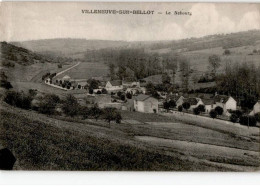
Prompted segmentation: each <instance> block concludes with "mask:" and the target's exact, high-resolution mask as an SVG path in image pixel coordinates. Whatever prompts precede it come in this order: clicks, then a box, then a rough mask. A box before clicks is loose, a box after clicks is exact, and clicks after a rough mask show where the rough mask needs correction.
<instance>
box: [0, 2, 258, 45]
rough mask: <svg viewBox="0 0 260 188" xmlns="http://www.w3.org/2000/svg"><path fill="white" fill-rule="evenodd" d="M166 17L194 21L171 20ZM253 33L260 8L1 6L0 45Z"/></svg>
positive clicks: (242, 5) (70, 4) (202, 5)
mask: <svg viewBox="0 0 260 188" xmlns="http://www.w3.org/2000/svg"><path fill="white" fill-rule="evenodd" d="M82 9H88V10H94V9H99V10H111V9H113V10H114V9H115V10H154V11H155V14H154V15H133V14H130V15H119V14H116V15H104V14H102V15H97V14H82ZM166 11H168V12H174V11H182V12H191V14H192V15H191V16H187V15H179V16H176V15H166V14H165V12H166ZM158 12H162V14H158ZM252 29H260V4H245V3H233V4H228V3H216V4H214V3H209V4H207V3H86V2H77V3H76V2H2V3H1V5H0V41H25V40H38V39H52V38H84V39H100V40H125V41H154V40H177V39H184V38H191V37H201V36H206V35H212V34H222V33H231V32H239V31H247V30H252Z"/></svg>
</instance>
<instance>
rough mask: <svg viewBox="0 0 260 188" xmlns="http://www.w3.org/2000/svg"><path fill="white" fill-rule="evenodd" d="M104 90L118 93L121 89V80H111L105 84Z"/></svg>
mask: <svg viewBox="0 0 260 188" xmlns="http://www.w3.org/2000/svg"><path fill="white" fill-rule="evenodd" d="M105 89H106V90H107V91H110V92H111V91H120V90H122V89H123V85H122V81H121V80H112V81H108V82H107V83H106V87H105Z"/></svg>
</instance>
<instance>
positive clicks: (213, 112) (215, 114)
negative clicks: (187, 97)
mask: <svg viewBox="0 0 260 188" xmlns="http://www.w3.org/2000/svg"><path fill="white" fill-rule="evenodd" d="M209 115H210V117H211V118H213V119H214V118H216V117H217V115H218V114H217V112H216V111H215V110H211V111H210V112H209Z"/></svg>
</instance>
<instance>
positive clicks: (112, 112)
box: [104, 108, 121, 124]
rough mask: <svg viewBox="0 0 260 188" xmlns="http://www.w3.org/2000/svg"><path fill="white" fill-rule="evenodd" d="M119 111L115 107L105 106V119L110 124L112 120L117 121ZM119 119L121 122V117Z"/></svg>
mask: <svg viewBox="0 0 260 188" xmlns="http://www.w3.org/2000/svg"><path fill="white" fill-rule="evenodd" d="M117 116H118V112H117V111H116V109H115V108H105V109H104V119H105V120H106V121H107V122H108V123H109V124H110V122H111V121H116V118H117ZM118 121H120V122H121V119H119V120H118Z"/></svg>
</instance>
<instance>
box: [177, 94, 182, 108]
mask: <svg viewBox="0 0 260 188" xmlns="http://www.w3.org/2000/svg"><path fill="white" fill-rule="evenodd" d="M183 101H184V97H183V96H177V97H176V100H175V102H176V107H177V108H178V106H181V105H182V104H183Z"/></svg>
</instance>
